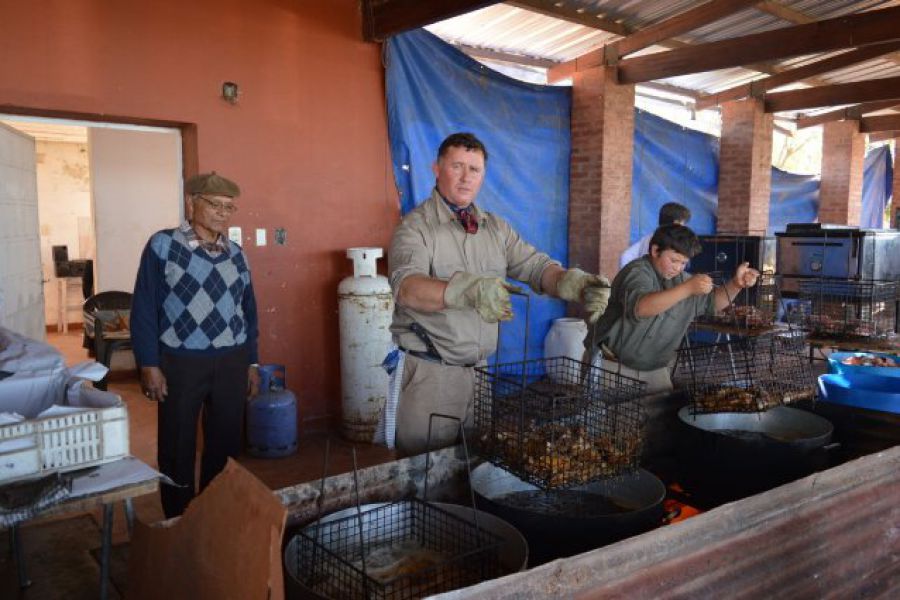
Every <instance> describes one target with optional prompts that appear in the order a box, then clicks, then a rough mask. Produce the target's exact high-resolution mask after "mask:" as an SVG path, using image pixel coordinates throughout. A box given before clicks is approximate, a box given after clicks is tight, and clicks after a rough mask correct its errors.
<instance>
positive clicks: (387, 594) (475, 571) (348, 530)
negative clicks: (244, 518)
mask: <svg viewBox="0 0 900 600" xmlns="http://www.w3.org/2000/svg"><path fill="white" fill-rule="evenodd" d="M499 545H500V539H499V538H498V537H497V536H495V535H493V534H491V533H489V532H487V531H485V530H483V529H478V528H476V527H474V526H473V524H472V523H471V522H469V521H467V520H465V519H461V518H460V517H458V516H456V515H453V514H451V513H449V512H447V511H445V510H443V509H442V508H440V507H438V506H435V505H433V504H430V503H428V502H424V501H422V500H419V499H415V498H413V499H408V500H400V501H397V502H391V503H385V504H381V505H379V506H377V507H376V508H373V509H370V510H366V511H363V512H362V513H361V514H360V515H355V514H350V515H347V516H344V517H342V518H338V519H331V520H326V521H323V522H321V523H320V524H319V526H318V528H316V530H315V531H314V532H312V531H311V532H305V531H301V532H299V533H298V534H297V536H296V537H295V538H294V541H292V544H291V545H290V546H289V548H288V551H287V552H286V556H285V560H286V562H288V563H289V564H292V565H296V566H297V576H298V578H299V579H300V580H301V581H304V582H305V583H306V585H307V587H309V588H310V589H313V590H314V591H315V592H316V593H318V594H320V595H322V596H325V597H328V598H347V599H351V598H354V599H355V598H367V599H368V598H372V599H390V600H405V599H407V598H420V597H423V596H428V595H431V594H437V593H440V592H444V591H449V590H453V589H458V588H462V587H466V586H469V585H474V584H476V583H479V582H481V581H484V580H486V579H493V578H495V577H498V576H500V575H502V571H501V566H500V559H499Z"/></svg>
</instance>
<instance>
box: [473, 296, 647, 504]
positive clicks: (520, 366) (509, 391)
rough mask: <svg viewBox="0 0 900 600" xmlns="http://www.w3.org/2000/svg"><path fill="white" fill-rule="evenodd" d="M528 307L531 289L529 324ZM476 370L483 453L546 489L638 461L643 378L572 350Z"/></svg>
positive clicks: (633, 466) (602, 475) (624, 468)
mask: <svg viewBox="0 0 900 600" xmlns="http://www.w3.org/2000/svg"><path fill="white" fill-rule="evenodd" d="M529 311H530V306H529V305H528V300H527V295H526V310H525V313H526V318H525V327H526V331H527V329H528V321H529V317H528V314H529ZM525 346H526V348H527V336H526V340H525ZM475 371H476V375H475V405H474V413H475V428H476V431H477V434H478V448H479V453H480V455H481V456H482V457H483V458H484V459H486V460H488V461H490V462H491V463H493V464H495V465H497V466H499V467H501V468H503V469H506V470H507V471H509V472H510V473H512V474H514V475H516V476H517V477H519V478H520V479H522V480H524V481H527V482H529V483H531V484H533V485H535V486H537V487H539V488H541V489H544V490H549V489H562V488H567V487H574V486H579V485H583V484H586V483H590V482H593V481H597V480H600V479H604V478H610V477H615V476H617V475H621V474H623V473H626V472H631V471H634V470H635V469H637V467H638V462H639V460H640V456H641V452H642V449H643V440H644V426H645V423H646V416H645V414H644V411H643V408H642V406H641V404H640V401H639V399H640V397H641V396H642V393H643V387H644V384H643V382H641V381H638V380H636V379H632V378H629V377H626V376H624V375H621V374H619V373H615V372H612V371H607V370H605V369H603V368H601V367H597V366H592V365H589V364H586V363H583V362H581V361H577V360H574V359H572V358H569V357H549V358H544V359H539V360H526V359H525V357H524V356H523V360H521V361H518V362H509V363H499V362H497V363H495V364H493V365H489V366H486V367H480V368H476V369H475Z"/></svg>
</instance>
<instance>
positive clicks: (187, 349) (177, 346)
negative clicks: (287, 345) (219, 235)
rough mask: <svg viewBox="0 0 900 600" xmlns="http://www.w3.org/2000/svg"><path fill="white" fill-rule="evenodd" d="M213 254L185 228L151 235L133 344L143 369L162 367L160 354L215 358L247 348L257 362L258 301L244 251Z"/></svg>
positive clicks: (138, 284) (134, 306) (231, 248)
mask: <svg viewBox="0 0 900 600" xmlns="http://www.w3.org/2000/svg"><path fill="white" fill-rule="evenodd" d="M227 243H228V251H227V252H222V253H219V254H218V255H217V256H210V255H209V253H207V251H206V250H204V249H203V248H201V247H196V248H193V249H192V248H191V247H190V245H189V241H188V240H187V238H186V237H185V235H184V233H183V232H182V231H181V230H180V229H166V230H163V231H159V232H157V233H155V234H153V236H151V237H150V240H149V241H148V242H147V245H146V246H145V247H144V252H143V254H142V255H141V264H140V267H139V268H138V274H137V280H136V281H135V284H134V298H133V299H132V302H131V342H132V347H133V349H134V356H135V360H136V362H137V363H138V365H139V366H142V367H154V366H159V357H160V353H161V352H165V353H167V354H189V355H195V356H196V355H209V356H214V355H216V354H221V353H225V352H229V351H231V350H234V349H235V348H238V347H240V346H244V345H246V346H247V348H248V350H249V354H250V362H251V363H255V362H257V361H258V353H257V338H258V337H259V330H258V324H257V320H256V299H255V298H254V295H253V284H252V283H251V281H250V269H249V266H248V265H247V258H246V257H245V256H244V252H243V250H241V247H240V246H238V245H237V244H235V243H234V242H231V241H229V242H227Z"/></svg>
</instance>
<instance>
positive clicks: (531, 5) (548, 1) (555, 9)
mask: <svg viewBox="0 0 900 600" xmlns="http://www.w3.org/2000/svg"><path fill="white" fill-rule="evenodd" d="M506 4H508V5H509V6H515V7H516V8H522V9H525V10H530V11H531V12H534V13H537V14H539V15H544V16H545V17H553V18H554V19H560V20H563V21H567V22H569V23H574V24H576V25H583V26H584V27H590V28H592V29H599V30H600V31H605V32H606V33H614V34H616V35H623V36H624V35H628V34H630V33H631V32H632V31H634V30H633V29H631V28H630V27H628V26H627V25H625V24H624V23H619V22H618V21H614V20H612V19H608V18H606V17H603V16H599V15H592V14H590V13H587V12H584V11H579V10H578V9H574V8H569V7H568V6H566V5H562V6H557V0H507V2H506Z"/></svg>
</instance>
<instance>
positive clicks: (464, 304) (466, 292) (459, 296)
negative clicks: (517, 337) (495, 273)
mask: <svg viewBox="0 0 900 600" xmlns="http://www.w3.org/2000/svg"><path fill="white" fill-rule="evenodd" d="M511 291H519V288H517V287H516V286H514V285H510V284H508V283H506V281H505V280H504V279H502V278H501V277H489V276H481V275H473V274H472V273H466V272H464V271H458V272H457V273H455V274H454V275H453V277H451V278H450V281H448V282H447V289H446V290H444V305H446V306H447V308H474V309H475V310H477V311H478V314H479V315H481V318H482V319H484V320H485V322H487V323H496V322H497V321H509V320H510V319H512V317H513V312H512V302H510V300H509V292H511Z"/></svg>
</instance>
